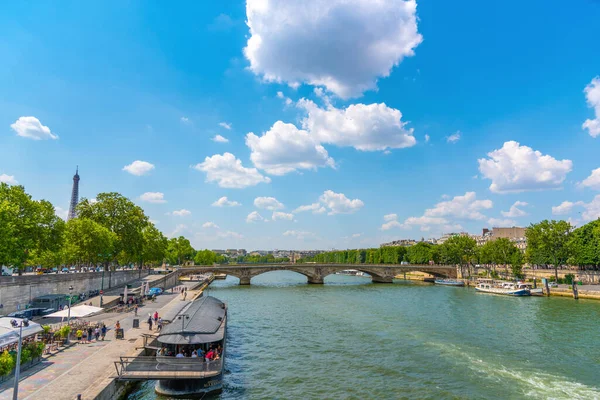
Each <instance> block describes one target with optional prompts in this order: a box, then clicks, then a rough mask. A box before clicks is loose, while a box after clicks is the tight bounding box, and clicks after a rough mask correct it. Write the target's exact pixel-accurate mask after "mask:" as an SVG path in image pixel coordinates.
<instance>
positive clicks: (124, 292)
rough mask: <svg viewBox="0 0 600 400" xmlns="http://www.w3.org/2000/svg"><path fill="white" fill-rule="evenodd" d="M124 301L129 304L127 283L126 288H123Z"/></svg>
mask: <svg viewBox="0 0 600 400" xmlns="http://www.w3.org/2000/svg"><path fill="white" fill-rule="evenodd" d="M123 302H124V303H125V304H127V285H125V290H123Z"/></svg>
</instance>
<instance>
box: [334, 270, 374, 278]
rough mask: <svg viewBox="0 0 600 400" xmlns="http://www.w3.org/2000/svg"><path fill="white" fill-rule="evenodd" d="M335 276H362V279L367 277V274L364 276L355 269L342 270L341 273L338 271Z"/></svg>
mask: <svg viewBox="0 0 600 400" xmlns="http://www.w3.org/2000/svg"><path fill="white" fill-rule="evenodd" d="M335 274H336V275H350V276H362V277H368V276H369V275H368V274H365V273H364V272H362V271H359V270H356V269H344V270H342V271H338V272H336V273H335Z"/></svg>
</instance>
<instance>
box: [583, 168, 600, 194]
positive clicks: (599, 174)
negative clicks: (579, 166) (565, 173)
mask: <svg viewBox="0 0 600 400" xmlns="http://www.w3.org/2000/svg"><path fill="white" fill-rule="evenodd" d="M580 186H583V187H588V188H590V189H594V190H600V168H596V169H595V170H593V171H592V173H591V174H590V176H588V177H587V178H585V179H584V180H583V181H582V182H581V183H580Z"/></svg>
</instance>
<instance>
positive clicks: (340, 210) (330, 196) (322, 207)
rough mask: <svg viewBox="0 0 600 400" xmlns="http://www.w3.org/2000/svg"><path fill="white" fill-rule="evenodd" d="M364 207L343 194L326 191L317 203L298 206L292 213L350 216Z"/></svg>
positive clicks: (357, 200) (360, 201) (359, 202)
mask: <svg viewBox="0 0 600 400" xmlns="http://www.w3.org/2000/svg"><path fill="white" fill-rule="evenodd" d="M364 205H365V203H363V201H362V200H360V199H352V200H350V199H349V198H347V197H346V195H345V194H343V193H335V192H334V191H332V190H326V191H324V192H323V194H322V195H321V197H319V202H318V203H313V204H309V205H305V206H300V207H298V208H296V209H295V210H294V211H293V212H294V213H299V212H304V211H312V212H313V214H321V213H324V212H325V211H328V213H327V214H328V215H335V214H352V213H355V212H357V211H358V210H360V209H361V208H362V207H363V206H364Z"/></svg>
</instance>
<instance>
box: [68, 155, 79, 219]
mask: <svg viewBox="0 0 600 400" xmlns="http://www.w3.org/2000/svg"><path fill="white" fill-rule="evenodd" d="M78 203H79V166H77V170H76V171H75V175H74V176H73V191H72V192H71V204H70V205H69V215H68V216H67V221H68V220H70V219H72V218H76V217H77V210H76V207H77V204H78Z"/></svg>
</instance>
